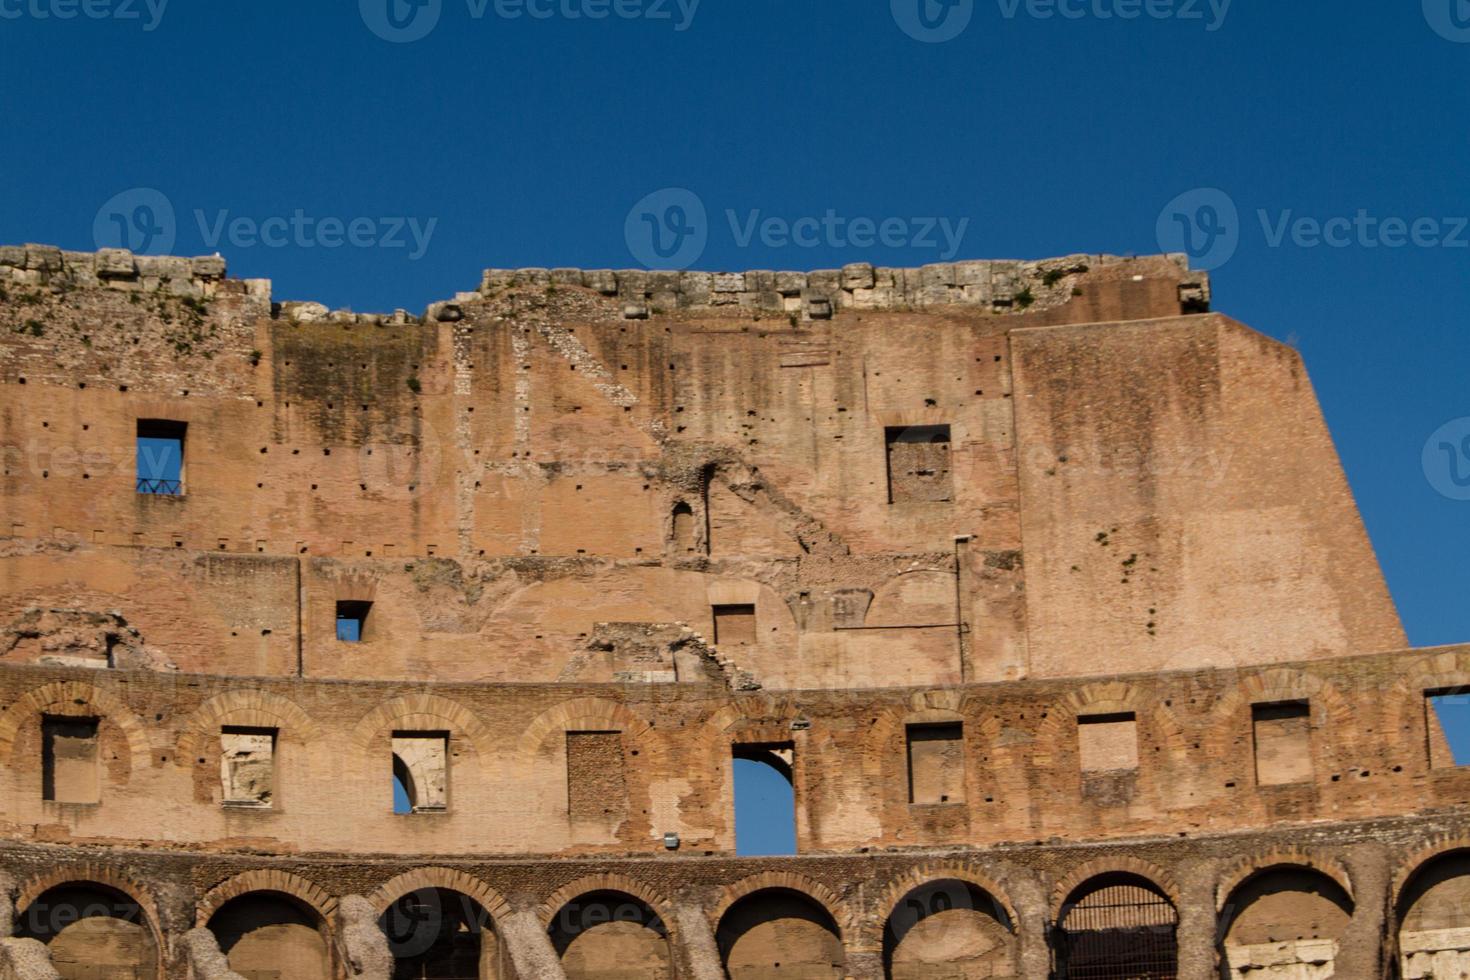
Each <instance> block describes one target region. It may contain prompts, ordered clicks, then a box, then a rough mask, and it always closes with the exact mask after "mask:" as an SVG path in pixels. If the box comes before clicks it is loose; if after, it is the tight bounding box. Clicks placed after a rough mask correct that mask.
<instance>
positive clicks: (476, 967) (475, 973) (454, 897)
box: [378, 888, 510, 980]
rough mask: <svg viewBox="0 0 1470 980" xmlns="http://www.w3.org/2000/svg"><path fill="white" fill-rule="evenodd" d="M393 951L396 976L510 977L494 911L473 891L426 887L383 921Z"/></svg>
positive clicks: (433, 979) (416, 979)
mask: <svg viewBox="0 0 1470 980" xmlns="http://www.w3.org/2000/svg"><path fill="white" fill-rule="evenodd" d="M378 926H379V928H381V929H382V930H383V935H385V936H387V937H388V950H389V952H391V953H392V954H393V980H501V978H502V977H507V976H510V969H509V966H508V960H507V957H506V952H505V950H504V949H503V948H502V945H501V943H500V942H499V939H498V937H497V935H496V933H495V925H494V923H493V922H492V921H491V919H490V913H489V912H487V911H486V910H485V908H484V907H483V906H482V905H480V903H479V902H477V901H475V900H474V899H473V898H471V897H470V896H468V895H465V894H463V893H461V892H457V891H451V890H449V889H447V888H422V889H420V890H418V891H416V892H410V893H409V894H407V895H404V896H403V897H402V898H400V899H399V900H398V901H396V902H394V903H393V904H392V905H390V906H388V910H387V911H386V912H384V913H383V916H382V918H380V919H379V920H378Z"/></svg>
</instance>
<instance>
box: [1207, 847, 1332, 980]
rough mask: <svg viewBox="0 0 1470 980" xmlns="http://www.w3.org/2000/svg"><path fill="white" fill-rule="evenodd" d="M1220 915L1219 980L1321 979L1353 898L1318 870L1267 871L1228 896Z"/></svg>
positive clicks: (1324, 978) (1328, 971) (1327, 971)
mask: <svg viewBox="0 0 1470 980" xmlns="http://www.w3.org/2000/svg"><path fill="white" fill-rule="evenodd" d="M1221 915H1222V922H1221V925H1222V927H1223V928H1222V932H1223V934H1224V941H1223V942H1222V944H1221V950H1220V952H1221V956H1220V962H1221V971H1220V972H1221V976H1222V977H1224V978H1225V980H1237V978H1243V977H1248V978H1250V980H1277V978H1279V980H1327V978H1328V977H1331V976H1332V975H1333V973H1334V972H1335V970H1334V963H1335V962H1336V960H1337V942H1338V940H1339V939H1340V938H1341V936H1342V933H1343V930H1344V929H1346V928H1347V924H1348V920H1350V919H1351V918H1352V917H1353V900H1352V899H1351V898H1349V897H1348V894H1347V892H1345V891H1343V889H1342V886H1341V885H1339V884H1338V883H1337V882H1335V881H1333V880H1332V879H1331V878H1329V877H1327V876H1326V875H1324V874H1322V873H1321V872H1319V871H1313V870H1312V869H1311V868H1301V867H1280V868H1271V869H1269V870H1266V871H1263V872H1261V873H1260V874H1256V875H1253V876H1251V877H1250V878H1248V879H1246V880H1245V881H1244V882H1243V883H1242V884H1240V885H1239V886H1238V887H1237V888H1236V889H1235V891H1233V892H1231V893H1230V896H1229V897H1228V898H1227V899H1226V901H1225V908H1224V910H1223V912H1222V913H1221Z"/></svg>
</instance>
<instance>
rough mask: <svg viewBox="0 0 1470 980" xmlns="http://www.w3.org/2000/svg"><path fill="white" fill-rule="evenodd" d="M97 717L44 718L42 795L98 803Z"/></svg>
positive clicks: (57, 798)
mask: <svg viewBox="0 0 1470 980" xmlns="http://www.w3.org/2000/svg"><path fill="white" fill-rule="evenodd" d="M98 723H99V720H98V719H96V718H53V717H50V716H47V717H44V718H42V719H41V798H42V799H43V800H48V801H50V802H53V803H97V802H98V801H99V800H100V799H101V785H100V782H99V779H98V772H97V766H98V758H97V756H98V753H97V726H98Z"/></svg>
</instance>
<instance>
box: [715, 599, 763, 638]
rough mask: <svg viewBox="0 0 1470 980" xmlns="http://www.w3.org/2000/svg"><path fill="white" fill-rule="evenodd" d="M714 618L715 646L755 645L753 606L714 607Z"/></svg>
mask: <svg viewBox="0 0 1470 980" xmlns="http://www.w3.org/2000/svg"><path fill="white" fill-rule="evenodd" d="M714 617H715V645H716V646H719V645H721V644H723V645H725V646H750V645H752V644H754V643H755V641H756V632H755V606H751V605H738V606H715V607H714Z"/></svg>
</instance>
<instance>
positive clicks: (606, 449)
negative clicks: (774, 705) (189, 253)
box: [0, 247, 1402, 689]
mask: <svg viewBox="0 0 1470 980" xmlns="http://www.w3.org/2000/svg"><path fill="white" fill-rule="evenodd" d="M17 254H18V255H19V258H20V262H21V264H20V265H15V264H11V265H0V324H3V326H4V328H5V329H4V330H3V332H0V446H3V449H4V452H5V466H4V473H3V482H0V502H3V505H4V515H3V520H0V533H4V534H6V535H7V536H6V538H5V539H4V540H3V541H0V559H3V560H0V630H11V631H17V632H16V635H19V632H24V631H25V630H27V629H29V626H28V625H27V624H29V623H30V621H31V618H33V617H34V616H35V615H42V618H44V614H37V613H35V612H34V611H36V610H43V611H44V610H51V609H72V610H75V611H77V612H80V613H86V614H88V615H91V616H103V617H105V616H110V615H112V614H114V613H115V614H117V615H118V616H119V618H120V619H121V621H122V622H124V623H126V624H127V626H128V627H129V628H131V629H134V630H136V631H137V632H138V634H139V636H140V637H141V638H142V639H141V641H140V642H141V643H142V644H143V646H144V647H145V648H146V649H147V651H148V653H147V655H146V656H147V658H148V660H149V662H156V663H164V664H172V665H175V666H176V667H178V668H179V669H181V670H184V671H194V672H206V673H209V672H214V673H229V674H268V675H269V674H277V675H278V674H292V673H302V674H305V675H307V676H315V677H338V678H379V677H390V678H396V677H421V676H433V677H437V678H440V679H446V680H462V681H482V682H505V681H518V680H538V681H565V682H570V681H575V680H587V679H592V678H596V679H599V680H604V681H607V680H612V679H614V677H613V675H615V674H618V673H624V672H626V671H624V670H623V668H611V667H605V666H600V665H601V664H603V661H601V660H599V659H598V658H597V657H595V656H591V655H590V654H589V651H588V649H587V646H588V644H589V642H591V640H592V639H593V637H594V635H595V634H596V631H597V629H598V624H600V623H643V624H650V626H656V627H663V626H670V625H676V624H683V625H684V626H687V627H688V628H690V629H692V630H694V631H695V632H697V633H699V634H700V635H701V636H703V637H704V638H706V639H707V640H708V641H709V642H711V643H714V644H716V646H717V647H719V649H720V654H721V655H722V656H725V657H727V658H728V661H729V663H730V664H731V665H732V667H731V669H732V670H735V671H737V672H743V674H744V675H745V676H748V677H749V678H750V679H751V682H752V683H757V684H760V685H762V686H764V687H766V688H768V689H785V688H824V687H838V688H840V687H852V686H866V687H885V686H895V685H903V684H924V683H942V684H951V683H963V682H967V681H990V680H1008V679H1018V678H1023V677H1028V676H1065V675H1068V674H1076V673H1078V672H1082V671H1086V670H1089V669H1091V667H1093V666H1094V665H1095V664H1096V663H1097V662H1098V660H1099V657H1101V658H1103V659H1104V660H1105V661H1106V662H1109V663H1112V664H1116V665H1117V666H1118V668H1119V669H1157V668H1161V667H1165V666H1179V667H1182V666H1190V665H1192V664H1197V663H1208V662H1216V661H1212V660H1210V659H1209V658H1210V657H1212V656H1215V655H1216V653H1217V650H1218V648H1221V647H1223V648H1224V652H1225V654H1226V655H1227V656H1229V657H1240V658H1243V661H1244V662H1248V663H1261V662H1272V661H1276V660H1281V659H1287V658H1295V657H1311V656H1320V657H1329V656H1334V655H1341V654H1345V653H1350V652H1354V651H1362V650H1371V649H1382V648H1388V647H1394V646H1398V645H1401V643H1402V633H1401V631H1400V630H1399V627H1398V623H1397V618H1396V616H1395V615H1394V613H1393V609H1392V605H1391V603H1389V602H1388V600H1387V591H1386V589H1384V588H1383V586H1382V579H1381V576H1380V575H1379V573H1378V569H1377V564H1376V562H1375V561H1374V559H1373V555H1372V552H1371V549H1370V548H1369V547H1368V544H1367V540H1366V536H1365V535H1364V534H1363V533H1362V528H1361V524H1360V523H1359V522H1358V521H1357V518H1356V514H1355V511H1354V509H1353V507H1352V501H1351V497H1350V495H1349V494H1348V492H1347V488H1346V484H1345V481H1343V480H1342V476H1341V471H1340V467H1338V464H1337V461H1336V458H1335V455H1334V454H1333V453H1332V451H1331V445H1330V440H1329V439H1328V437H1327V434H1326V429H1325V426H1324V425H1323V423H1322V420H1321V417H1320V412H1319V411H1318V410H1317V407H1316V403H1315V400H1314V399H1313V398H1312V397H1311V393H1310V389H1309V387H1308V386H1306V384H1305V380H1304V376H1303V374H1302V371H1301V366H1300V363H1299V362H1298V361H1296V360H1295V358H1294V355H1290V354H1288V353H1284V349H1282V348H1280V347H1279V345H1275V344H1273V343H1271V342H1270V341H1267V340H1265V339H1264V338H1259V337H1258V335H1255V334H1252V333H1251V332H1250V331H1248V330H1246V329H1245V328H1243V327H1240V326H1239V325H1236V324H1232V323H1230V322H1229V321H1226V320H1225V319H1224V318H1221V317H1219V316H1217V315H1214V314H1198V315H1195V314H1191V311H1193V310H1196V309H1198V307H1199V305H1200V304H1201V303H1202V301H1203V300H1204V299H1205V298H1207V284H1205V281H1204V280H1203V278H1202V277H1201V276H1199V275H1197V274H1195V273H1191V272H1189V271H1188V270H1186V269H1185V268H1183V266H1182V263H1180V262H1179V261H1177V260H1176V259H1174V258H1171V257H1150V258H1141V259H1135V260H1117V259H1113V258H1110V257H1106V256H1083V257H1076V256H1074V257H1068V258H1066V259H1061V260H1048V261H1044V262H1038V263H1020V264H1017V263H958V264H955V265H953V266H943V267H938V266H936V267H926V269H924V270H916V271H915V270H885V269H873V268H871V267H868V266H863V265H854V266H850V267H848V268H847V269H845V270H839V271H837V272H835V273H823V272H819V273H812V274H806V275H805V276H804V277H803V276H799V275H796V274H784V273H783V274H774V273H772V274H767V273H761V272H755V273H739V274H729V275H724V274H721V275H718V276H711V275H710V274H705V273H641V272H640V273H617V272H611V273H599V272H590V273H581V272H574V271H571V270H555V271H541V270H522V271H521V272H518V273H515V274H511V275H508V276H502V275H500V274H492V275H491V276H490V277H489V280H490V281H489V282H488V283H487V286H486V288H485V289H484V290H483V291H482V292H474V293H465V294H461V295H460V296H458V297H456V298H455V299H454V300H453V301H450V302H447V303H441V304H435V305H434V306H433V307H431V308H430V310H429V311H428V314H427V315H426V316H425V317H424V318H421V319H420V318H415V317H410V316H408V315H407V314H397V315H393V316H386V317H384V316H365V315H361V314H352V313H347V312H344V311H337V312H332V311H328V310H327V309H326V308H325V307H321V306H317V305H313V304H308V303H274V302H272V301H271V300H270V297H269V290H268V288H266V286H265V285H263V284H260V283H242V282H239V281H236V280H230V279H224V278H217V276H216V274H217V273H218V272H219V271H220V270H219V268H218V265H217V264H215V260H192V261H186V260H167V261H163V260H159V261H157V262H155V261H153V260H145V259H143V258H140V257H132V256H128V255H126V254H125V253H102V254H99V255H97V256H88V255H73V254H72V253H59V252H54V251H48V250H44V249H38V248H33V247H31V248H27V249H24V250H21V251H20V252H19V253H16V252H14V251H12V252H8V253H5V256H6V258H7V259H8V260H9V261H12V262H13V261H14V260H15V259H16V257H17ZM89 270H90V271H89ZM102 270H106V271H107V274H106V275H103V274H102ZM169 270H172V271H173V273H175V274H173V275H165V274H164V273H166V272H168V271H169ZM186 273H187V275H186ZM89 277H90V278H89ZM771 277H774V278H771ZM870 282H871V284H872V285H871V286H869V285H866V284H867V283H870ZM889 282H892V283H893V284H894V285H892V286H888V285H886V284H887V283H889ZM950 282H953V283H954V285H949V284H948V283H950ZM899 283H902V284H903V288H902V290H900V289H899V285H898V284H899ZM1017 286H1020V289H1019V291H1018V290H1017V288H1016V287H1017ZM753 287H756V288H753ZM767 287H770V288H767ZM196 289H197V291H198V295H195V294H194V292H193V291H194V290H196ZM868 290H876V291H881V290H891V291H890V292H888V293H882V294H881V295H880V294H879V293H876V292H865V291H868ZM1202 291H1204V292H1202ZM1025 294H1029V302H1027V301H1024V300H1023V296H1024V295H1025ZM987 297H988V299H987ZM880 302H881V303H888V304H893V306H892V308H885V309H877V308H859V305H860V304H865V303H880ZM936 303H937V304H938V305H932V304H936ZM829 314H830V316H829ZM916 352H921V353H922V356H916ZM1232 379H1239V380H1238V381H1237V380H1232ZM139 419H167V420H173V421H176V422H182V423H185V424H186V425H187V432H188V438H187V440H186V443H187V448H186V452H185V474H184V491H185V492H184V493H183V494H182V495H178V496H172V495H168V496H166V495H156V494H145V493H137V492H135V469H134V455H135V450H134V440H135V436H136V431H137V430H136V426H137V420H139ZM1273 426H1277V427H1280V426H1285V427H1286V428H1287V429H1288V430H1289V431H1290V432H1292V433H1294V434H1296V436H1297V437H1299V438H1298V442H1297V444H1296V445H1295V446H1294V447H1288V446H1283V445H1282V444H1281V443H1280V442H1279V441H1278V440H1273V439H1270V438H1267V435H1268V434H1269V433H1270V431H1271V430H1272V427H1273ZM936 437H937V438H939V439H940V442H939V443H938V444H937V445H938V447H939V448H934V447H935V446H936V443H935V442H934V440H935V438H936ZM945 440H947V441H945ZM920 443H923V444H924V445H928V446H930V448H928V449H925V448H924V445H920ZM1288 448H1291V449H1293V450H1294V455H1290V456H1282V453H1283V452H1285V451H1286V450H1287V449H1288ZM916 453H920V454H921V455H922V454H924V453H929V454H933V458H932V459H929V460H928V461H927V462H926V461H925V459H924V458H921V455H915V454H916ZM1061 457H1068V458H1069V459H1072V462H1071V463H1068V462H1067V460H1066V459H1062V458H1061ZM1115 457H1116V458H1118V459H1122V460H1123V461H1124V462H1125V463H1126V465H1113V464H1112V463H1110V460H1112V459H1114V458H1115ZM1084 461H1085V462H1084ZM1283 461H1285V462H1288V463H1289V465H1281V464H1282V463H1283ZM1183 462H1188V463H1190V465H1213V464H1219V465H1218V466H1215V468H1214V469H1210V470H1208V471H1207V472H1204V473H1203V477H1204V479H1193V480H1192V479H1191V471H1189V470H1188V469H1187V468H1185V469H1182V470H1181V469H1180V466H1181V465H1182V463H1183ZM931 464H932V465H931ZM1160 468H1163V469H1164V470H1167V472H1162V473H1161V472H1158V471H1159V470H1160ZM1048 471H1053V472H1048ZM1058 474H1060V475H1058ZM900 484H901V485H900ZM1125 520H1126V522H1127V523H1126V525H1125ZM1238 526H1246V527H1250V528H1262V527H1264V528H1269V529H1270V530H1271V532H1272V533H1273V534H1276V535H1277V537H1275V538H1273V539H1272V540H1273V541H1279V542H1287V543H1286V544H1281V545H1280V546H1279V547H1275V546H1273V547H1274V550H1271V549H1267V548H1265V547H1264V545H1262V544H1261V543H1260V542H1257V543H1256V545H1254V546H1252V547H1250V548H1244V549H1242V548H1238V547H1235V546H1234V545H1233V544H1232V542H1233V541H1234V532H1230V531H1228V528H1233V527H1238ZM1125 527H1126V530H1124V529H1125ZM1218 528H1226V529H1227V530H1226V531H1218V530H1216V529H1218ZM1115 529H1116V530H1115ZM1102 531H1107V532H1110V533H1112V534H1115V535H1117V544H1118V548H1124V547H1127V548H1128V549H1129V550H1128V552H1127V553H1126V554H1117V555H1114V553H1113V551H1112V550H1109V549H1107V548H1104V547H1102V546H1100V545H1098V544H1097V543H1096V540H1095V538H1096V535H1097V534H1098V533H1099V532H1102ZM1135 534H1136V536H1137V538H1138V540H1140V541H1146V542H1147V547H1146V548H1145V547H1137V546H1135V543H1134V537H1133V536H1135ZM1023 544H1024V547H1023ZM1135 552H1136V553H1137V555H1138V557H1137V558H1135V559H1132V564H1126V565H1124V564H1120V563H1123V562H1129V561H1130V556H1131V555H1132V554H1134V553H1135ZM1302 554H1311V555H1314V556H1318V557H1315V558H1312V559H1311V560H1301V559H1298V558H1293V557H1292V556H1293V555H1302ZM1319 558H1320V560H1319ZM1145 561H1146V562H1147V564H1140V563H1142V562H1145ZM1134 564H1137V565H1138V566H1139V567H1138V568H1136V569H1134V568H1133V565H1134ZM1130 572H1132V573H1136V574H1130ZM1151 576H1152V577H1151ZM1115 577H1116V578H1119V579H1120V582H1121V585H1123V586H1127V587H1128V588H1127V589H1126V590H1125V591H1126V592H1127V593H1128V594H1127V595H1122V596H1114V595H1112V594H1111V591H1110V590H1109V589H1108V588H1106V587H1105V586H1106V584H1107V583H1108V581H1109V579H1110V578H1115ZM1100 583H1101V584H1100ZM1099 597H1105V598H1099ZM338 601H352V602H372V603H373V610H374V611H373V623H374V628H373V629H371V630H369V632H368V634H367V635H366V636H365V637H364V640H363V644H362V645H361V646H360V647H357V648H356V649H354V650H352V651H350V652H351V653H352V654H354V655H352V656H345V655H344V653H346V652H348V651H344V650H343V648H342V646H341V645H340V644H339V643H338V642H337V641H336V639H335V635H334V633H333V629H332V625H333V617H334V611H333V610H334V606H335V603H336V602H338ZM721 610H723V613H722V612H721ZM722 614H729V615H731V616H733V617H735V618H734V619H731V620H729V621H727V622H726V623H725V629H724V632H723V635H722V634H721V626H720V622H719V618H720V616H721V615H722ZM1222 627H1223V628H1222ZM1212 637H1213V638H1217V639H1219V640H1220V642H1218V643H1214V644H1213V645H1212V646H1205V645H1202V642H1201V641H1202V639H1209V638H1212ZM47 642H51V641H49V640H43V641H41V644H40V649H42V650H44V648H45V644H46V643H47ZM33 648H36V645H35V644H25V645H21V646H17V647H16V648H15V649H14V650H13V651H11V652H10V654H8V658H9V659H11V660H17V659H19V660H23V661H24V660H30V659H34V657H33V656H32V655H31V654H30V653H27V652H25V651H28V650H32V649H33ZM0 656H7V655H4V654H0ZM659 669H660V670H662V669H663V668H662V667H660V668H659Z"/></svg>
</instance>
